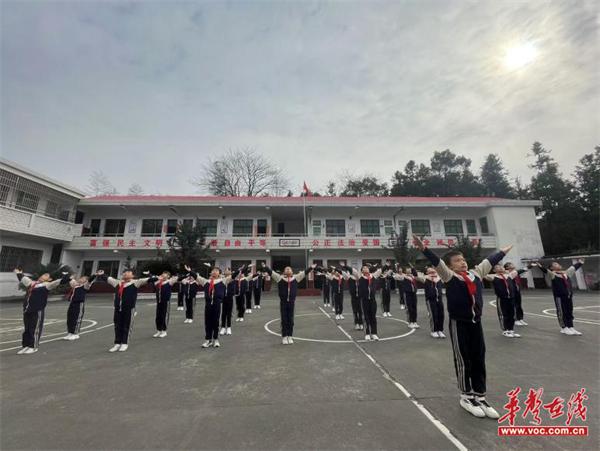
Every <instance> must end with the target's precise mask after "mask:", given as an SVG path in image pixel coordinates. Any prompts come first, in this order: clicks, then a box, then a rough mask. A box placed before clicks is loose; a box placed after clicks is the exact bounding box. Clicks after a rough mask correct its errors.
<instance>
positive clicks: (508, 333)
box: [502, 330, 515, 338]
mask: <svg viewBox="0 0 600 451" xmlns="http://www.w3.org/2000/svg"><path fill="white" fill-rule="evenodd" d="M502 335H504V336H505V337H507V338H515V336H514V335H513V333H512V332H511V331H510V330H505V331H504V332H502Z"/></svg>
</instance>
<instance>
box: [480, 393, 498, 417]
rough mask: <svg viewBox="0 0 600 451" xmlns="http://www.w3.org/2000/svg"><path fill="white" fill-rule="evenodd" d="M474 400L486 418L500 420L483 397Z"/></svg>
mask: <svg viewBox="0 0 600 451" xmlns="http://www.w3.org/2000/svg"><path fill="white" fill-rule="evenodd" d="M475 400H476V401H477V402H478V403H479V407H480V408H481V410H483V413H485V416H486V417H488V418H493V419H494V420H497V419H498V418H500V414H499V413H498V412H497V411H496V409H494V408H493V407H492V406H490V405H489V404H488V403H487V401H486V400H485V398H484V397H480V396H476V397H475Z"/></svg>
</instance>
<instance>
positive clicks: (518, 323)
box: [515, 319, 525, 326]
mask: <svg viewBox="0 0 600 451" xmlns="http://www.w3.org/2000/svg"><path fill="white" fill-rule="evenodd" d="M524 325H525V324H523V321H521V320H520V319H519V320H517V321H515V326H524Z"/></svg>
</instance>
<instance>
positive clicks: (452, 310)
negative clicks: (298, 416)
mask: <svg viewBox="0 0 600 451" xmlns="http://www.w3.org/2000/svg"><path fill="white" fill-rule="evenodd" d="M413 242H414V244H415V246H416V247H417V248H418V249H419V250H421V251H422V252H423V254H424V255H425V257H427V259H428V260H429V261H430V262H431V264H432V265H433V266H434V267H435V268H436V270H437V272H438V274H439V276H440V278H441V279H442V281H443V282H444V284H445V285H446V300H447V303H448V304H447V305H448V307H447V308H448V315H449V316H450V323H449V329H450V340H451V342H452V350H453V353H454V368H455V370H456V377H457V379H458V387H459V389H460V391H461V395H460V406H461V407H462V408H463V409H465V410H466V411H467V412H469V413H470V414H472V415H474V416H476V417H480V418H483V417H486V416H487V417H489V418H495V419H497V418H499V417H500V415H498V412H497V411H496V410H495V409H494V408H493V407H491V406H490V405H489V404H488V402H487V401H486V399H485V393H486V371H485V341H484V338H483V328H482V326H481V313H482V310H483V295H482V291H483V282H482V279H483V278H484V277H485V276H486V275H487V274H488V273H489V272H490V270H491V269H492V267H493V266H494V265H496V264H497V263H499V262H500V261H501V260H502V259H503V258H504V256H505V255H506V254H507V253H508V252H509V251H510V250H511V249H512V246H507V247H505V248H502V249H500V251H499V252H497V253H495V254H492V255H491V256H489V257H488V258H486V259H485V260H483V261H482V262H481V263H480V264H479V265H477V266H476V267H475V268H473V269H472V270H469V267H468V265H467V261H466V260H465V258H464V256H463V254H462V253H460V252H459V251H455V250H451V251H449V252H447V253H446V254H445V255H444V258H443V260H441V259H440V258H439V257H438V256H437V255H436V254H434V253H433V252H432V251H431V250H429V249H428V248H427V247H426V246H425V244H423V241H422V240H421V239H420V238H419V237H417V236H416V235H413Z"/></svg>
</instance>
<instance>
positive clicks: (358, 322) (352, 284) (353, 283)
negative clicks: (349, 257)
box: [344, 266, 365, 330]
mask: <svg viewBox="0 0 600 451" xmlns="http://www.w3.org/2000/svg"><path fill="white" fill-rule="evenodd" d="M344 271H346V273H347V274H348V279H347V280H348V292H349V293H350V303H351V304H352V315H353V316H354V330H363V329H364V328H365V326H364V325H363V314H362V308H361V306H360V299H359V297H358V277H359V276H357V275H356V274H354V272H353V271H352V268H350V267H349V266H344Z"/></svg>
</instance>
